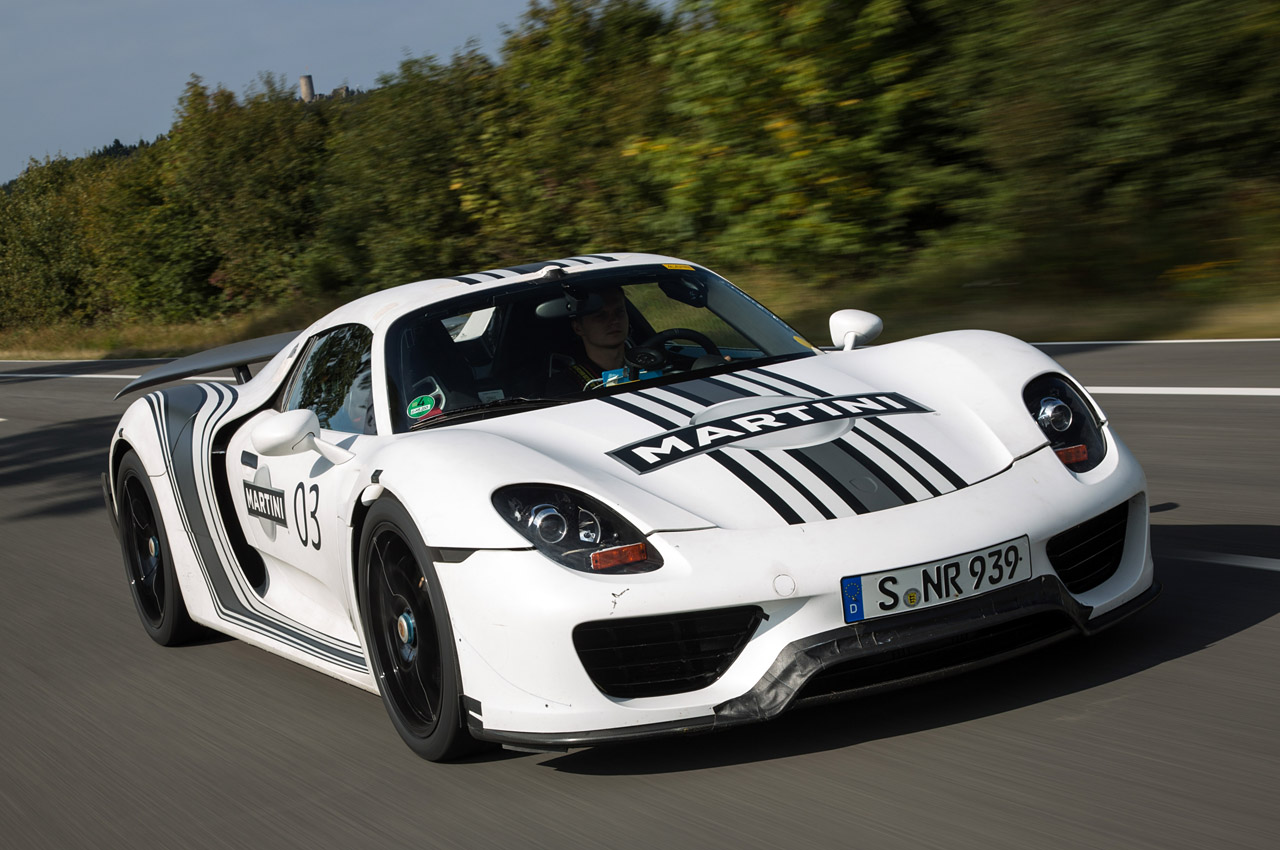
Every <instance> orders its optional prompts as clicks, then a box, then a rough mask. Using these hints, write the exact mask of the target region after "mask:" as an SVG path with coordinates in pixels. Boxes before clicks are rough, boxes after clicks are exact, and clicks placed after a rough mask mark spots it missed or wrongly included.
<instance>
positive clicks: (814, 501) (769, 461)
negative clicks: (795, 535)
mask: <svg viewBox="0 0 1280 850" xmlns="http://www.w3.org/2000/svg"><path fill="white" fill-rule="evenodd" d="M752 454H753V455H754V456H755V457H757V458H759V460H760V462H761V463H763V464H764V465H765V466H767V467H769V468H770V469H772V470H773V472H774V474H775V475H777V476H778V477H779V478H781V479H782V480H783V481H785V482H787V483H788V484H790V485H791V486H792V487H794V488H795V490H796V492H797V493H799V494H800V495H801V496H804V497H805V500H806V501H808V502H809V504H811V505H813V506H814V507H815V508H817V509H818V513H820V514H822V515H823V516H824V517H825V518H827V519H835V518H836V515H835V514H834V513H832V512H831V509H830V508H828V507H827V505H826V503H825V502H823V501H822V500H821V499H819V498H818V496H817V494H815V493H812V492H810V491H809V488H807V487H805V486H804V485H803V484H801V483H800V482H799V480H797V479H796V477H795V476H794V475H792V474H791V473H790V472H787V471H786V470H785V469H783V468H782V465H781V464H779V463H778V462H777V461H776V460H774V459H773V458H771V457H769V456H768V455H767V454H765V453H764V452H752Z"/></svg>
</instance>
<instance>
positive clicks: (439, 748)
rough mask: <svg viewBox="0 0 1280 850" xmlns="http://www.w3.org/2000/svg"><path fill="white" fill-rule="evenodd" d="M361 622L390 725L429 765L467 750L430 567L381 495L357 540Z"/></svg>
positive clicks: (413, 532)
mask: <svg viewBox="0 0 1280 850" xmlns="http://www.w3.org/2000/svg"><path fill="white" fill-rule="evenodd" d="M357 593H358V598H359V604H360V622H361V628H362V630H363V633H364V639H365V646H366V647H368V649H369V660H370V662H371V663H372V668H373V676H374V679H376V680H377V682H378V691H379V693H381V694H382V704H383V705H384V706H385V707H386V709H387V714H388V716H390V718H391V723H392V724H393V725H394V726H395V727H396V731H397V732H399V733H400V737H401V738H403V739H404V742H405V743H406V744H408V745H409V748H410V749H411V750H413V751H414V752H415V753H417V754H418V755H419V756H421V757H422V758H424V759H427V760H428V761H449V760H451V759H456V758H459V757H461V756H464V755H467V754H469V753H471V752H474V751H475V750H477V749H478V748H479V745H478V743H477V742H476V741H475V740H474V739H473V738H472V737H471V734H470V733H469V732H468V731H467V728H466V722H465V715H464V713H463V710H462V697H461V694H462V676H461V674H460V672H459V669H458V655H457V652H455V650H454V641H453V629H452V628H451V627H450V625H449V610H448V608H447V607H446V605H445V599H444V594H443V592H442V591H441V589H440V582H439V581H438V579H437V576H436V571H435V565H434V564H433V563H432V559H431V556H430V554H429V552H428V550H427V547H426V544H425V543H423V542H422V537H421V535H419V534H418V531H417V528H416V526H415V524H414V522H413V519H412V518H411V517H410V516H409V512H408V511H406V510H405V509H404V506H403V505H401V504H400V503H399V502H398V501H396V500H395V499H394V498H391V497H383V498H382V499H379V500H378V501H377V502H375V503H374V505H373V507H372V508H371V509H370V511H369V515H368V517H366V519H365V523H364V530H363V531H362V532H361V535H360V562H359V566H358V571H357Z"/></svg>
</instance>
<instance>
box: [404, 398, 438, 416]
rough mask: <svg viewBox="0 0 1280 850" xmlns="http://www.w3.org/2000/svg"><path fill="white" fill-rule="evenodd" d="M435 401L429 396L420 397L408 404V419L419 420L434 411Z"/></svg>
mask: <svg viewBox="0 0 1280 850" xmlns="http://www.w3.org/2000/svg"><path fill="white" fill-rule="evenodd" d="M435 407H436V400H435V399H434V398H433V397H431V396H429V395H420V396H418V397H417V398H415V399H414V400H413V401H411V402H409V409H408V410H407V411H406V412H407V413H408V414H409V418H410V419H421V418H422V417H424V416H426V415H427V414H428V413H430V412H431V411H433V410H435Z"/></svg>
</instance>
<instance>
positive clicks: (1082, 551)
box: [1046, 502, 1129, 593]
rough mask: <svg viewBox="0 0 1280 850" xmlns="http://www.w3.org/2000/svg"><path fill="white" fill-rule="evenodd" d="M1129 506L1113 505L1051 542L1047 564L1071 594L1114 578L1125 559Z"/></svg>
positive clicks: (1126, 503) (1089, 588) (1081, 591)
mask: <svg viewBox="0 0 1280 850" xmlns="http://www.w3.org/2000/svg"><path fill="white" fill-rule="evenodd" d="M1128 524H1129V503H1128V502H1125V503H1124V504H1122V505H1116V506H1115V507H1114V508H1112V509H1111V510H1109V511H1107V512H1106V513H1102V514H1098V515H1097V516H1096V517H1094V518H1093V519H1091V520H1086V521H1085V522H1082V523H1080V524H1079V525H1077V526H1075V527H1074V528H1068V529H1067V530H1066V531H1064V532H1062V533H1061V534H1059V535H1057V536H1055V537H1053V538H1051V539H1050V540H1049V544H1048V546H1047V547H1046V549H1047V551H1048V554H1049V563H1050V564H1052V565H1053V569H1054V570H1055V571H1056V572H1057V573H1058V577H1059V578H1060V579H1062V583H1063V584H1065V585H1066V586H1067V590H1069V591H1071V592H1072V593H1084V592H1085V591H1086V590H1092V589H1093V588H1095V587H1097V586H1098V585H1100V584H1102V583H1103V582H1104V581H1106V580H1107V579H1109V578H1111V577H1112V576H1113V575H1115V572H1116V568H1117V567H1119V566H1120V558H1121V556H1122V555H1124V536H1125V529H1126V528H1127V526H1128Z"/></svg>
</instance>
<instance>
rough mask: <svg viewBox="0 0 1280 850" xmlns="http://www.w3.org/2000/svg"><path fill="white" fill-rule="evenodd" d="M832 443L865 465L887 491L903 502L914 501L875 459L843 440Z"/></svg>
mask: <svg viewBox="0 0 1280 850" xmlns="http://www.w3.org/2000/svg"><path fill="white" fill-rule="evenodd" d="M833 443H834V445H835V447H836V448H837V449H839V450H840V451H842V452H844V453H845V454H847V455H848V456H849V457H851V458H853V459H854V460H856V461H857V462H858V463H860V464H862V465H863V466H865V467H866V468H867V471H868V472H870V473H871V474H872V475H874V476H875V477H876V480H877V481H879V482H880V483H881V484H883V485H884V486H886V487H888V488H889V492H891V493H893V495H895V496H897V497H898V498H899V499H901V500H902V501H903V503H904V504H911V503H912V502H914V501H915V497H914V496H912V495H911V494H910V493H908V492H907V490H906V488H904V487H903V486H902V485H901V484H899V483H898V482H897V480H896V479H895V478H894V477H893V476H892V475H889V474H888V473H887V472H885V470H884V469H883V468H881V467H880V466H879V465H877V464H876V463H875V461H873V460H872V459H871V458H869V457H867V456H866V455H864V454H863V453H862V452H860V451H858V450H857V448H856V447H854V446H851V445H849V444H848V443H847V442H846V441H844V440H834V441H833Z"/></svg>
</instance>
